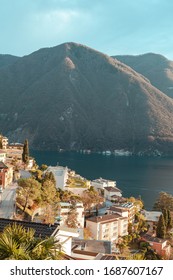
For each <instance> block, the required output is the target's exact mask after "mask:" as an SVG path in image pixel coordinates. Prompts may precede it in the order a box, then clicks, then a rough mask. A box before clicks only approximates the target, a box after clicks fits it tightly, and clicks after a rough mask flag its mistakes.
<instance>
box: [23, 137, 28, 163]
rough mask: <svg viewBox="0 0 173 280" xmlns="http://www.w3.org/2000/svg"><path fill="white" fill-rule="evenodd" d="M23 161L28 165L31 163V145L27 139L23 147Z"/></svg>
mask: <svg viewBox="0 0 173 280" xmlns="http://www.w3.org/2000/svg"><path fill="white" fill-rule="evenodd" d="M22 160H23V162H24V163H26V164H27V163H28V161H29V145H28V140H27V139H26V140H25V142H24V145H23V153H22Z"/></svg>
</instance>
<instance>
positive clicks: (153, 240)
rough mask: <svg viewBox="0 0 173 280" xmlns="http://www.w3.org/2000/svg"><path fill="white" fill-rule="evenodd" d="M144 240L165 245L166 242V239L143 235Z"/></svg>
mask: <svg viewBox="0 0 173 280" xmlns="http://www.w3.org/2000/svg"><path fill="white" fill-rule="evenodd" d="M142 238H143V239H145V240H146V241H148V242H156V243H164V242H165V241H166V239H162V238H158V237H155V236H151V235H149V234H143V235H142Z"/></svg>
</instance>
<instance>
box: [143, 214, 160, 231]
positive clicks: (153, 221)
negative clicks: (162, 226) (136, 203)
mask: <svg viewBox="0 0 173 280" xmlns="http://www.w3.org/2000/svg"><path fill="white" fill-rule="evenodd" d="M141 213H142V214H143V215H144V217H145V219H146V223H147V225H148V226H149V230H150V231H153V229H154V226H157V223H158V220H159V217H160V215H161V214H162V212H161V211H146V210H142V211H141Z"/></svg>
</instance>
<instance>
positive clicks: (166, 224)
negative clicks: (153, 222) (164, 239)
mask: <svg viewBox="0 0 173 280" xmlns="http://www.w3.org/2000/svg"><path fill="white" fill-rule="evenodd" d="M162 213H163V217H164V221H165V227H166V229H167V227H168V210H167V209H166V208H164V209H163V211H162Z"/></svg>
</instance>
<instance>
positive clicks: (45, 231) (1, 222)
mask: <svg viewBox="0 0 173 280" xmlns="http://www.w3.org/2000/svg"><path fill="white" fill-rule="evenodd" d="M14 223H15V224H17V225H21V226H23V227H24V228H26V229H28V228H33V229H34V230H35V237H42V238H45V237H50V236H51V235H52V234H53V232H54V231H55V230H56V229H57V227H58V226H57V225H48V224H42V223H34V222H27V221H19V220H12V219H3V218H0V232H2V231H3V230H4V228H5V227H6V226H8V225H10V224H14Z"/></svg>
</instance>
